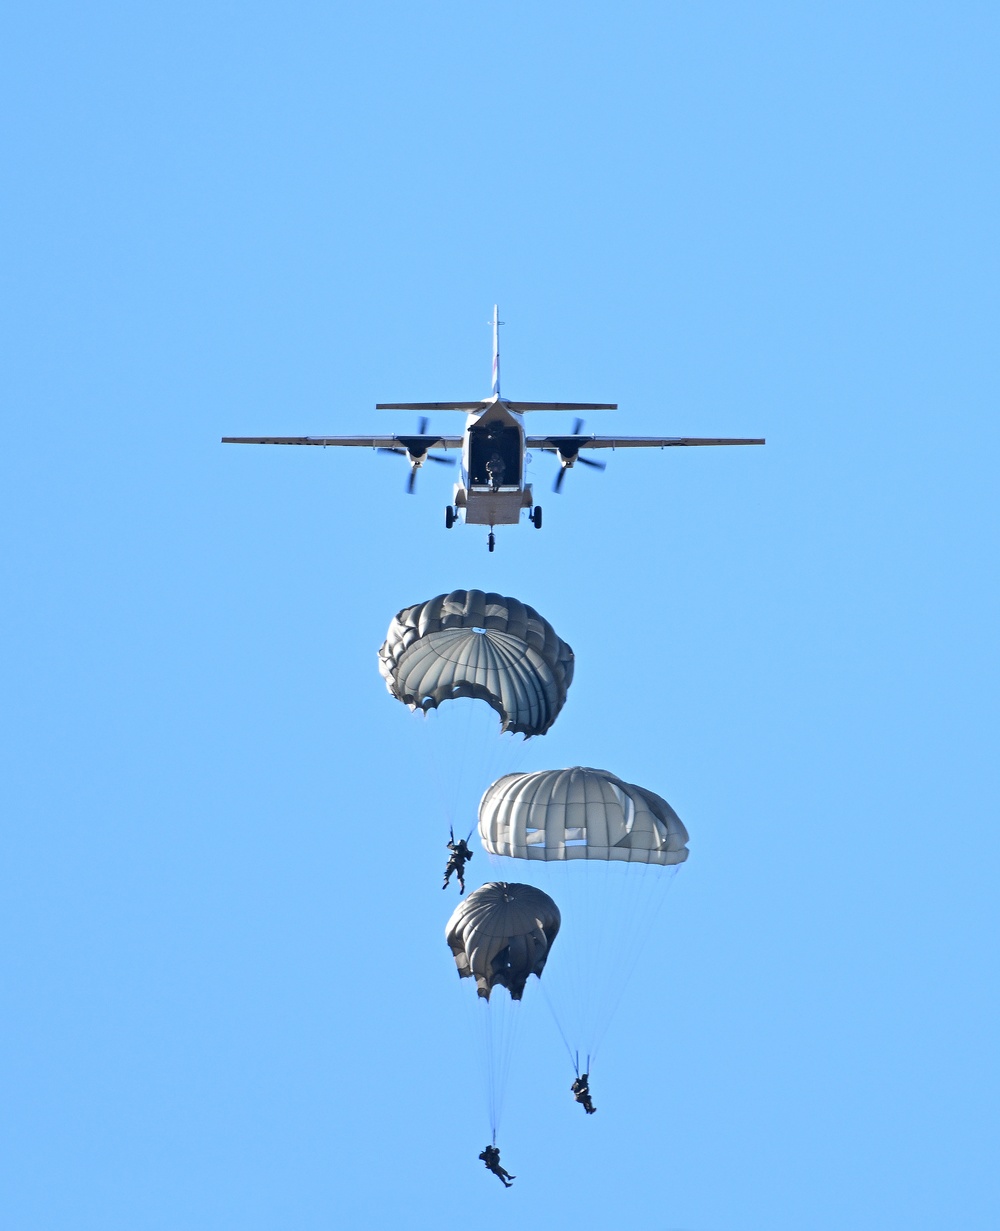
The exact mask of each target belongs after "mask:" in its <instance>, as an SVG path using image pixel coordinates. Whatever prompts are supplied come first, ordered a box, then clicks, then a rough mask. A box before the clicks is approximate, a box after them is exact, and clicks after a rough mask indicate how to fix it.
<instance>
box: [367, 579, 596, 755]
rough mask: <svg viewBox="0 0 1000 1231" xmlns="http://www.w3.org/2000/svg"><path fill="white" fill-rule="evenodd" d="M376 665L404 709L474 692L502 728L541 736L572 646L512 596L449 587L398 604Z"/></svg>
mask: <svg viewBox="0 0 1000 1231" xmlns="http://www.w3.org/2000/svg"><path fill="white" fill-rule="evenodd" d="M378 657H379V671H381V673H382V675H383V677H384V679H385V682H386V686H387V687H388V689H389V691H390V692H391V693H392V695H393V696H394V697H396V698H397V699H398V700H400V701H402V702H403V703H404V704H405V705H408V706H409V707H410V709H412V710H416V709H421V710H424V711H426V710H431V709H436V708H437V707H438V706H439V705H440V704H441V702H442V701H448V700H452V699H454V698H456V697H475V698H478V699H479V700H482V701H485V702H486V703H487V704H488V705H491V706H492V707H493V709H495V710H496V712H497V713H498V714H499V715H500V719H501V724H502V728H501V729H502V730H504V731H517V732H520V733H522V734H523V735H525V736H530V735H544V734H545V732H546V731H547V730H548V729H549V727H551V726H552V724H553V722H555V720H556V715H557V714H558V713H559V711H560V710H561V709H562V707H563V703H564V702H565V700H566V690H567V689H568V688H569V686H570V683H571V682H572V679H573V651H572V650H571V649H570V647H569V646H568V645H567V644H566V642H565V641H563V640H562V639H561V638H560V637H558V636H557V635H556V632H555V630H554V629H553V627H552V625H551V624H550V623H549V622H548V621H547V620H543V619H542V617H541V616H540V615H539V614H538V612H537V611H536V610H535V609H534V608H533V607H529V606H527V604H525V603H522V602H520V601H519V600H518V599H516V598H505V597H504V596H503V595H502V594H484V593H483V591H482V590H453V591H452V592H451V593H450V594H439V595H438V596H437V598H432V599H429V600H428V601H427V602H426V603H417V604H416V605H415V606H413V607H406V608H404V610H402V611H401V612H400V613H399V614H398V615H397V616H396V618H395V619H394V620H393V622H392V624H390V626H389V632H388V635H387V636H386V639H385V644H384V645H383V646H382V648H381V649H380V650H379V654H378Z"/></svg>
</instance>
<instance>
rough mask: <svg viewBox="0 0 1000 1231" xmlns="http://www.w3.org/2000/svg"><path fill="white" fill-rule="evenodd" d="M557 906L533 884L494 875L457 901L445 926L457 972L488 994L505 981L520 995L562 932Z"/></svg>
mask: <svg viewBox="0 0 1000 1231" xmlns="http://www.w3.org/2000/svg"><path fill="white" fill-rule="evenodd" d="M560 922H561V920H560V917H559V907H558V906H556V904H555V902H553V901H552V899H551V898H550V897H549V895H548V894H547V893H543V892H542V891H541V889H536V888H535V887H534V885H517V884H509V883H507V882H506V881H493V882H490V883H489V884H486V885H481V886H480V887H479V888H478V889H474V890H473V891H472V893H470V894H469V896H468V897H467V898H464V899H463V900H462V901H461V902H459V904H458V907H457V908H456V910H455V913H454V914H453V915H452V917H451V918H450V919H449V920H448V926H447V927H446V928H445V940H446V941H447V942H448V946H449V948H450V949H451V951H452V953H453V954H454V957H455V965H456V966H457V967H458V973H459V976H460V977H461V978H463V979H468V978H473V979H475V980H476V985H477V986H478V988H479V995H480V996H482V997H484V998H485V999H486V1000H489V998H490V992H491V991H492V990H493V989H494V987H505V988H506V989H507V990H508V991H509V992H510V998H511V1000H520V999H521V995H522V993H523V992H524V985H525V983H526V982H527V981H528V975H538V976H539V977H541V974H542V971H543V969H544V968H545V962H546V960H547V959H548V956H549V950H550V949H551V948H552V942H553V941H554V940H555V938H556V935H557V934H558V932H559V924H560Z"/></svg>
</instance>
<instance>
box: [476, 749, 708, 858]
mask: <svg viewBox="0 0 1000 1231" xmlns="http://www.w3.org/2000/svg"><path fill="white" fill-rule="evenodd" d="M479 836H480V837H481V838H482V840H483V846H485V847H486V849H487V851H489V852H490V854H492V855H513V856H514V857H515V858H517V859H544V860H549V859H606V860H621V861H625V862H628V863H650V864H663V865H666V864H675V863H683V862H684V860H685V859H687V857H688V851H687V846H686V843H687V840H688V834H687V830H686V829H685V828H684V825H683V824H682V823H681V819H680V817H679V816H678V815H677V813H676V812H675V811H674V810H673V808H671V806H670V805H669V804H668V803H667V801H666V800H665V799H661V798H660V796H659V795H655V794H654V793H653V792H652V791H647V790H646V789H645V787H639V786H633V785H632V784H631V783H630V782H623V781H622V779H621V778H616V777H615V775H614V774H609V773H608V772H607V770H603V769H586V768H584V767H583V766H580V765H577V766H574V767H573V768H572V769H548V770H540V771H539V772H537V773H534V774H507V775H505V776H504V777H503V778H499V779H497V781H496V782H494V783H493V785H492V786H491V787H489V788H488V789H487V791H486V794H485V795H484V796H483V798H482V801H481V802H480V805H479Z"/></svg>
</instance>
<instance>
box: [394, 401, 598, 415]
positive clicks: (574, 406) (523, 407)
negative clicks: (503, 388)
mask: <svg viewBox="0 0 1000 1231" xmlns="http://www.w3.org/2000/svg"><path fill="white" fill-rule="evenodd" d="M494 404H495V403H494V400H493V399H492V398H487V399H486V401H484V402H379V403H377V405H376V406H375V409H376V410H465V411H473V410H487V409H488V408H489V407H490V406H493V405H494ZM500 404H501V405H502V406H505V407H506V408H507V409H508V410H513V411H516V412H517V413H518V414H519V415H523V414H524V413H525V411H528V410H617V409H618V403H617V402H511V401H508V399H507V398H502V399H501V402H500Z"/></svg>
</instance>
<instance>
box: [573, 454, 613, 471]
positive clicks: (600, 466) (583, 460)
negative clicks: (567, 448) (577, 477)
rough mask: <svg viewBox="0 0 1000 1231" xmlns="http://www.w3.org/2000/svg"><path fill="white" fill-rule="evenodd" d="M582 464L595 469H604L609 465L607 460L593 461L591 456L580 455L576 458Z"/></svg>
mask: <svg viewBox="0 0 1000 1231" xmlns="http://www.w3.org/2000/svg"><path fill="white" fill-rule="evenodd" d="M576 460H577V461H578V462H579V463H580V465H581V466H592V467H593V468H594V470H603V469H604V468H605V467H606V466H607V464H608V463H607V462H592V461H591V460H590V458H589V457H578V458H577V459H576Z"/></svg>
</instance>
